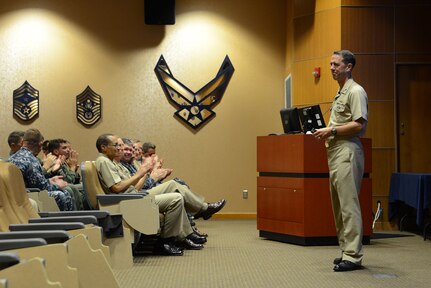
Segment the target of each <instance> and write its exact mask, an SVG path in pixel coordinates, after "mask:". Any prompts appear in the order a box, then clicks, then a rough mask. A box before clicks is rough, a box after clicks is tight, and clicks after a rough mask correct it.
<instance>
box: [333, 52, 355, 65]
mask: <svg viewBox="0 0 431 288" xmlns="http://www.w3.org/2000/svg"><path fill="white" fill-rule="evenodd" d="M334 54H335V55H340V56H341V57H342V58H343V60H342V61H343V63H344V64H346V65H347V64H349V63H350V64H352V68H353V67H355V64H356V58H355V54H353V53H352V52H350V51H349V50H338V51H334Z"/></svg>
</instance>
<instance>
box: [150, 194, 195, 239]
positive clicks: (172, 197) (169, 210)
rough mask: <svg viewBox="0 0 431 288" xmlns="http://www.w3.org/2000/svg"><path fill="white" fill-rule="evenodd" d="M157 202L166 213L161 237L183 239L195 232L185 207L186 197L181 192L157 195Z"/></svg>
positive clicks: (162, 211) (161, 210) (160, 209)
mask: <svg viewBox="0 0 431 288" xmlns="http://www.w3.org/2000/svg"><path fill="white" fill-rule="evenodd" d="M154 198H155V203H156V204H157V205H158V206H159V211H160V212H161V213H164V214H165V217H164V224H163V228H162V231H161V233H160V237H162V238H170V237H176V238H177V239H179V240H181V239H184V238H185V237H186V236H188V235H190V234H192V233H193V230H192V227H191V226H190V222H189V219H188V217H187V213H186V210H185V209H184V198H183V196H181V194H179V193H167V194H160V195H155V196H154Z"/></svg>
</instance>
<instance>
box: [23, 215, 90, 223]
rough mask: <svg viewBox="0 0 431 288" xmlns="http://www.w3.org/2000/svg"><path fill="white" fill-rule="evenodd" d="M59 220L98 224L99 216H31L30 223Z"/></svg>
mask: <svg viewBox="0 0 431 288" xmlns="http://www.w3.org/2000/svg"><path fill="white" fill-rule="evenodd" d="M57 222H80V223H82V224H84V225H87V224H93V225H98V221H97V218H96V217H94V216H92V215H88V216H65V217H47V218H31V219H28V223H29V224H31V223H57Z"/></svg>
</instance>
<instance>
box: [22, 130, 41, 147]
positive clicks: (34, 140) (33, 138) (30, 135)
mask: <svg viewBox="0 0 431 288" xmlns="http://www.w3.org/2000/svg"><path fill="white" fill-rule="evenodd" d="M22 139H23V140H24V141H25V142H27V143H28V144H30V145H37V144H39V143H40V142H42V141H43V136H42V133H40V131H39V130H37V129H34V128H31V129H28V130H27V131H25V133H24V136H23V137H22Z"/></svg>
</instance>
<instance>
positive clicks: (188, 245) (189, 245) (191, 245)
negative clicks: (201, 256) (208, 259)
mask: <svg viewBox="0 0 431 288" xmlns="http://www.w3.org/2000/svg"><path fill="white" fill-rule="evenodd" d="M176 244H177V245H178V246H179V247H182V248H184V249H187V250H201V249H202V248H204V245H202V244H196V243H195V242H193V241H192V240H190V239H187V238H184V239H183V240H180V241H178V242H177V243H176Z"/></svg>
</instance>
